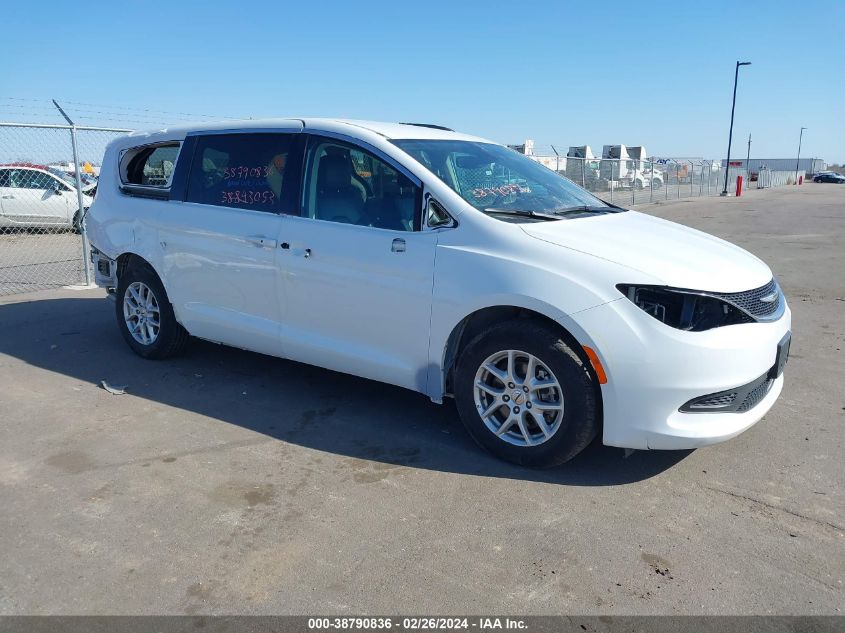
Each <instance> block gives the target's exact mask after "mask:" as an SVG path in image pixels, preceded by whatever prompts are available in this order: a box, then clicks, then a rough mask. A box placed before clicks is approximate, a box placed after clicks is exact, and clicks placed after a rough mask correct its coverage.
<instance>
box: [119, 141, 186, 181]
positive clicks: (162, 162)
mask: <svg viewBox="0 0 845 633" xmlns="http://www.w3.org/2000/svg"><path fill="white" fill-rule="evenodd" d="M178 155H179V143H168V144H164V145H150V146H147V147H139V148H136V149H134V150H130V151H129V152H127V154H126V155H125V156H124V157H123V160H122V161H121V162H122V164H123V165H122V166H123V170H122V174H121V176H122V180H123V183H124V184H127V185H141V186H144V187H161V188H165V187H169V186H170V182H171V180H172V179H173V169H174V168H175V166H176V157H177V156H178Z"/></svg>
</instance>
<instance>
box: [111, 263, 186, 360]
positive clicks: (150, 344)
mask: <svg viewBox="0 0 845 633" xmlns="http://www.w3.org/2000/svg"><path fill="white" fill-rule="evenodd" d="M116 299H117V301H116V302H115V304H116V305H115V308H116V317H117V325H118V327H119V328H120V333H121V334H122V335H123V338H124V340H125V341H126V342H127V343H128V344H129V347H131V348H132V350H133V351H134V352H135V353H136V354H138V355H139V356H143V357H144V358H150V359H162V358H170V357H171V356H176V355H178V354H180V353H182V352H183V351H184V349H185V346H186V345H187V342H188V338H189V337H188V332H187V331H186V330H185V328H183V327H182V326H181V325H180V324H179V322H178V321H177V320H176V316H175V315H174V314H173V306H171V305H170V300H169V299H168V298H167V293H166V292H165V290H164V286H163V285H162V283H161V280H160V279H159V278H158V275H156V273H155V271H154V270H153V269H152V268H151V267H150V266H149V265H148V264H146V263H132V264H130V265H129V266H128V267H127V269H126V270H125V271H124V273H123V274H122V275H121V276H120V278H119V281H118V285H117V292H116Z"/></svg>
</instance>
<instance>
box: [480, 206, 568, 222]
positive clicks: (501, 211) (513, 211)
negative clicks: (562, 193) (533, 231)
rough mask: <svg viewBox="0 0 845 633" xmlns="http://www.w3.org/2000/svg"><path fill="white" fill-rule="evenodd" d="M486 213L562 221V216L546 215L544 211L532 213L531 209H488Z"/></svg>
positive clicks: (485, 210)
mask: <svg viewBox="0 0 845 633" xmlns="http://www.w3.org/2000/svg"><path fill="white" fill-rule="evenodd" d="M484 213H491V214H493V215H515V216H523V217H526V218H540V219H542V220H560V216H559V215H558V214H556V213H544V212H542V211H531V210H530V209H496V208H494V207H488V208H486V209H484Z"/></svg>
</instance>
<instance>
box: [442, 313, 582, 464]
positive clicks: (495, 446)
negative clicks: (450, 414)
mask: <svg viewBox="0 0 845 633" xmlns="http://www.w3.org/2000/svg"><path fill="white" fill-rule="evenodd" d="M508 350H510V351H511V352H514V354H513V359H514V360H515V362H513V363H512V365H513V366H514V367H516V368H517V369H516V370H515V371H513V372H511V376H513V377H514V380H513V382H512V383H511V382H509V381H508V382H506V381H505V380H502V379H499V378H497V377H495V375H494V374H493V373H491V372H488V371H487V370H486V369H485V368H484V367H489V366H490V365H491V363H496V361H495V359H496V358H497V357H498V356H497V355H501V354H505V355H508V353H509V352H508ZM529 355H530V356H533V357H534V359H535V366H534V371H533V372H532V373H533V374H534V376H533V377H534V379H535V383H536V382H538V381H540V380H541V379H542V384H549V375H550V376H551V380H553V381H555V382H556V383H557V385H558V388H557V389H555V388H553V387H549V388H546V389H537V390H534V389H529V390H528V392H527V393H526V391H525V387H526V386H527V385H528V383H529V376H528V373H527V371H526V367H525V366H526V365H527V364H528V356H529ZM491 359H494V360H492V361H491ZM509 363H511V358H510V357H509V356H507V357H504V358H502V359H501V360H500V361H498V364H494V367H495V368H496V369H497V370H498V371H499V372H500V373H501V372H502V371H503V369H504V368H505V367H506V366H507V365H508V364H509ZM547 372H548V373H547ZM479 378H480V380H479ZM479 382H483V383H484V384H485V388H479V387H478V386H477V385H478V384H479ZM509 384H513V387H510V386H509ZM491 386H492V387H493V390H495V391H501V392H502V393H501V395H499V396H494V395H492V394H490V393H488V391H487V388H488V387H491ZM454 392H455V401H456V404H457V408H458V413H459V414H460V416H461V421H462V422H463V424H464V426H465V427H466V429H467V431H468V432H469V434H470V436H472V438H473V439H474V440H475V441H476V442H477V443H478V444H479V445H481V446H482V447H483V448H485V449H487V450H488V451H490V452H491V453H493V454H494V455H496V456H497V457H499V458H501V459H504V460H506V461H509V462H513V463H516V464H520V465H522V466H529V467H532V468H549V467H552V466H557V465H559V464H562V463H564V462H566V461H569V460H570V459H572V458H573V457H575V456H576V455H577V454H578V453H580V452H581V451H582V450H583V449H584V448H586V446H587V445H588V444H590V442H591V441H592V440H593V439H594V438H595V437H596V435H597V433H598V430H599V416H598V407H597V402H596V388H595V384H594V382H593V378H592V376H591V374H590V371H589V369H588V367H587V365H586V364H585V362H584V361H583V360H582V359H581V358H580V357H579V356H578V354H576V353H575V351H574V350H573V349H572V348H571V347H570V346H569V344H568V343H567V342H566V341H565V340H564V338H563V337H562V336H561V332H560V331H558V330H555V329H553V328H552V327H549V326H547V325H544V324H541V323H538V322H535V321H530V320H514V321H506V322H504V323H499V324H497V325H495V326H493V327H491V328H489V329H488V330H487V331H486V332H483V333H482V334H480V335H478V336H477V337H475V338H474V339H473V340H472V341H470V343H469V344H468V345H467V346H466V347H465V348H464V350H463V352H462V353H461V355H460V357H459V359H458V363H457V366H456V368H455V377H454ZM520 396H521V399H520ZM555 396H556V397H555ZM485 398H486V399H485ZM556 400H557V401H558V402H556ZM505 401H507V402H505ZM497 402H501V404H500V405H498V408H495V407H496V406H497V405H496V403H497ZM520 402H521V406H520ZM531 402H533V407H532V405H531V404H529V403H531ZM557 404H560V405H561V406H560V407H559V409H556V408H555V407H556V405H557ZM491 409H494V411H493V413H492V414H488V415H487V417H486V418H482V414H483V413H485V414H486V413H487V412H488V411H490V410H491ZM517 409H518V410H519V411H518V412H517ZM529 409H530V410H529ZM538 411H540V412H541V413H540V415H542V416H544V417H543V420H544V424H545V426H546V431H550V433H545V434H544V432H542V427H541V426H540V424H539V423H538V421H537V418H536V415H537V413H538ZM546 416H548V417H546ZM532 418H533V419H532ZM513 420H516V421H515V422H514V421H513ZM520 420H521V422H520ZM496 425H498V430H499V433H500V435H497V432H496V430H494V429H495V428H496ZM503 426H504V427H506V428H507V430H506V431H504V432H502V427H503ZM526 433H527V435H526ZM528 440H531V441H530V442H529V441H528Z"/></svg>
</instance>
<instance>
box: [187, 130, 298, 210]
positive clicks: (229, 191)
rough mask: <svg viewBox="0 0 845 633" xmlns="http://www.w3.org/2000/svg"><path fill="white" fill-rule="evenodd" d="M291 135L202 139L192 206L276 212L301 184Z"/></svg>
mask: <svg viewBox="0 0 845 633" xmlns="http://www.w3.org/2000/svg"><path fill="white" fill-rule="evenodd" d="M293 147H294V138H293V137H292V135H290V134H213V135H209V136H202V137H200V138H198V139H197V145H196V148H195V150H194V158H193V162H192V164H191V173H190V175H189V177H188V190H187V194H186V198H185V200H186V202H198V203H201V204H213V205H217V206H221V207H235V208H239V209H253V210H256V211H269V212H273V213H276V212H278V211H279V210H280V201H281V200H282V199H283V198H284V197H286V194H287V195H289V194H290V190H291V189H295V188H296V187H297V186H298V185H297V182H296V181H297V176H296V170H295V169H294V167H295V166H294V165H292V164H291V163H292V162H293V161H291V160H289V158H290V157H291V152H292V151H293Z"/></svg>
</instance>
